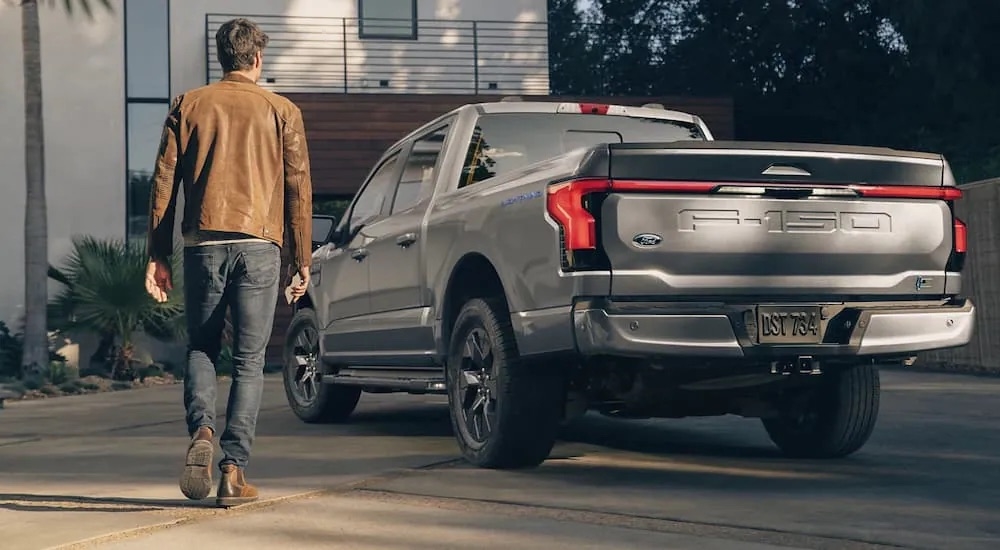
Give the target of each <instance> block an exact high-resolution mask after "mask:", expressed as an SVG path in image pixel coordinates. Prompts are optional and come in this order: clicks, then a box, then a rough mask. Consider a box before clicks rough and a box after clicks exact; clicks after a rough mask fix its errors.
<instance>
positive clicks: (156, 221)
mask: <svg viewBox="0 0 1000 550" xmlns="http://www.w3.org/2000/svg"><path fill="white" fill-rule="evenodd" d="M182 182H183V185H184V221H183V223H182V225H181V229H182V232H183V233H184V234H185V235H192V234H197V233H198V232H205V231H211V232H223V233H240V234H245V235H249V236H252V237H256V238H260V239H266V240H269V241H272V242H274V243H275V244H277V245H278V246H283V245H284V244H285V243H286V242H287V243H288V245H289V248H290V249H291V250H290V252H291V254H289V256H290V257H291V267H292V268H293V269H297V268H299V267H307V266H309V263H310V257H311V255H312V180H311V178H310V174H309V151H308V148H307V146H306V136H305V127H304V126H303V123H302V113H301V111H300V110H299V108H298V107H296V106H295V104H293V103H292V102H291V101H289V100H288V99H286V98H284V97H281V96H279V95H277V94H274V93H271V92H269V91H267V90H265V89H263V88H261V87H260V86H258V85H256V84H255V83H254V82H253V81H251V80H250V79H248V78H245V77H243V76H241V75H238V74H229V75H227V76H225V77H224V78H223V79H222V80H221V81H219V82H215V83H213V84H209V85H208V86H203V87H201V88H197V89H194V90H191V91H189V92H187V93H185V94H182V95H180V96H177V97H176V98H175V99H174V101H173V103H172V104H171V106H170V113H169V114H168V115H167V120H166V122H165V123H164V126H163V136H162V138H161V140H160V148H159V152H158V154H157V158H156V168H155V169H154V172H153V191H152V194H151V197H150V217H149V222H150V223H149V241H148V250H149V255H150V257H152V258H158V259H166V258H168V257H169V256H170V255H171V252H172V251H173V242H174V238H173V237H174V219H175V212H176V205H177V195H178V190H179V187H180V185H181V183H182ZM286 225H287V226H288V234H287V235H285V226H286ZM286 237H287V238H286Z"/></svg>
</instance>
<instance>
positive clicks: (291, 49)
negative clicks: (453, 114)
mask: <svg viewBox="0 0 1000 550" xmlns="http://www.w3.org/2000/svg"><path fill="white" fill-rule="evenodd" d="M233 17H236V16H235V15H228V14H208V15H206V17H205V35H206V62H207V65H206V80H207V81H208V82H211V81H214V80H217V79H218V78H220V77H221V76H222V70H221V68H220V67H219V64H218V62H217V61H216V52H215V50H216V47H215V33H216V31H217V30H218V28H219V26H220V25H222V23H224V22H225V21H227V20H229V19H232V18H233ZM246 17H248V18H250V19H252V20H254V21H255V22H257V24H258V25H260V27H261V28H262V29H263V30H264V32H266V33H267V34H268V35H269V37H270V44H269V45H268V48H267V50H266V51H265V61H264V73H263V75H262V78H261V85H263V86H265V87H267V88H269V89H271V90H274V91H278V92H341V93H456V94H469V93H472V94H476V93H490V94H525V95H531V94H542V95H544V94H548V93H549V54H548V25H547V24H546V23H544V22H520V21H465V20H426V19H425V20H417V21H416V25H415V26H416V29H415V30H416V32H415V36H406V37H405V38H404V37H400V38H362V37H361V32H360V31H361V21H360V20H358V19H355V18H342V17H292V16H284V15H274V16H246ZM412 24H413V22H412V21H410V20H405V21H401V20H372V19H368V18H366V19H365V20H364V32H365V33H366V34H367V35H371V34H389V33H390V32H392V33H398V32H399V30H400V29H405V30H406V31H407V34H409V31H410V29H411V26H412ZM380 30H382V31H384V32H379V31H380Z"/></svg>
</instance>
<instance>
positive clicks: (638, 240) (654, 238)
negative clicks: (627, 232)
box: [632, 233, 663, 248]
mask: <svg viewBox="0 0 1000 550" xmlns="http://www.w3.org/2000/svg"><path fill="white" fill-rule="evenodd" d="M632 242H633V243H635V245H636V246H638V247H643V248H645V247H649V246H656V245H658V244H660V243H661V242H663V237H661V236H659V235H657V234H656V233H639V234H638V235H636V236H635V237H632Z"/></svg>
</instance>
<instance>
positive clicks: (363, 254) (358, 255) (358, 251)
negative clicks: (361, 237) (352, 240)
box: [351, 248, 368, 262]
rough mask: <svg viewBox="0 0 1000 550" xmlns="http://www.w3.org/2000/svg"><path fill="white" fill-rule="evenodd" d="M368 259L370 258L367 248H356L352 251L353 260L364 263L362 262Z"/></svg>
mask: <svg viewBox="0 0 1000 550" xmlns="http://www.w3.org/2000/svg"><path fill="white" fill-rule="evenodd" d="M367 257H368V249H367V248H355V249H354V250H352V251H351V258H354V259H355V260H357V261H359V262H360V261H362V260H364V259H365V258H367Z"/></svg>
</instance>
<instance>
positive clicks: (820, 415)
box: [764, 364, 880, 458]
mask: <svg viewBox="0 0 1000 550" xmlns="http://www.w3.org/2000/svg"><path fill="white" fill-rule="evenodd" d="M879 394H880V386H879V373H878V368H877V367H876V366H875V365H871V364H858V365H852V366H850V367H847V368H845V369H843V370H838V371H833V372H830V373H828V374H824V375H823V379H822V380H821V381H820V383H819V384H818V385H817V386H816V387H814V388H810V389H806V390H802V391H800V392H797V393H796V394H794V395H792V396H789V398H788V399H786V400H784V401H783V402H781V403H780V404H779V410H780V411H781V412H780V415H779V416H778V417H777V418H768V419H764V428H765V429H766V430H767V433H768V435H769V436H770V437H771V441H773V442H774V443H775V444H776V445H777V446H778V448H780V449H781V451H782V452H783V453H784V454H785V455H787V456H791V457H797V458H840V457H844V456H847V455H850V454H851V453H853V452H855V451H857V450H858V449H860V448H861V447H862V446H864V444H865V443H866V442H867V441H868V438H869V437H870V436H871V434H872V431H873V430H874V428H875V421H876V419H877V418H878V409H879Z"/></svg>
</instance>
